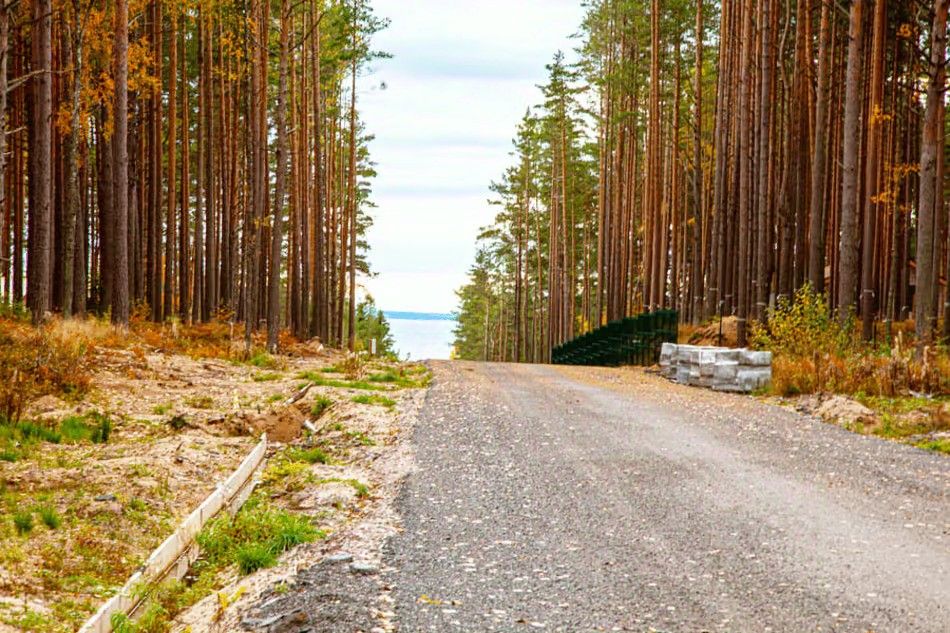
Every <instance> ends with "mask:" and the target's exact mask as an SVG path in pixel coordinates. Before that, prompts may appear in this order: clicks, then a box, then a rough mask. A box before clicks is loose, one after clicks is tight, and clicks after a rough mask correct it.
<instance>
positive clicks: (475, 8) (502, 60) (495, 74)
mask: <svg viewBox="0 0 950 633" xmlns="http://www.w3.org/2000/svg"><path fill="white" fill-rule="evenodd" d="M373 6H374V8H375V10H376V13H377V15H379V16H381V17H386V18H389V19H390V20H392V24H391V25H390V27H389V28H388V29H387V30H385V31H383V32H382V33H380V34H378V35H377V39H376V42H375V48H377V49H380V50H384V51H386V52H388V53H391V54H392V55H393V58H392V59H389V60H381V61H379V62H376V65H375V72H374V73H373V74H372V75H368V76H366V77H363V78H362V79H361V89H360V93H359V99H360V100H361V103H360V106H359V107H360V110H361V112H362V114H363V118H364V121H365V123H366V125H367V128H368V131H369V132H370V133H372V134H375V135H376V140H375V141H373V143H372V145H371V155H372V157H373V160H375V161H376V163H377V170H378V172H379V177H378V178H377V179H376V181H375V183H374V185H373V190H374V199H375V201H376V203H377V204H378V205H379V208H378V209H376V210H375V212H374V217H375V225H374V226H373V228H372V230H371V231H370V233H369V236H368V237H369V243H370V247H371V251H370V263H371V266H372V268H373V270H374V271H376V272H377V273H379V275H378V277H376V278H375V279H371V280H368V281H367V282H366V286H367V287H368V289H369V291H370V292H371V293H372V294H373V296H374V297H375V298H376V303H377V305H379V306H380V307H381V308H383V309H384V310H412V311H420V312H451V311H453V310H455V308H456V303H457V302H456V296H455V290H456V288H458V287H459V286H460V285H461V284H463V283H464V282H465V280H466V272H467V271H468V268H469V267H470V266H471V264H472V262H473V260H474V254H475V236H476V235H477V234H478V229H479V228H480V227H482V226H484V225H486V224H488V223H490V222H491V219H492V218H493V217H494V214H495V211H494V210H493V209H492V208H491V207H490V206H489V205H488V204H487V199H488V197H489V192H488V186H489V184H490V183H491V181H492V180H494V179H498V178H499V176H500V175H501V174H502V172H503V171H504V169H505V167H506V166H507V165H508V164H509V162H510V159H511V157H510V156H509V152H510V151H511V139H512V136H513V135H514V132H515V129H516V126H517V124H518V122H519V120H520V119H521V117H522V116H523V115H524V113H525V110H526V108H527V107H528V106H529V105H533V104H535V103H537V102H538V101H540V92H539V91H538V89H537V85H538V84H540V83H543V81H544V79H545V68H544V66H545V64H547V63H549V62H550V61H551V59H552V58H553V56H554V54H555V52H556V51H557V50H559V49H561V50H564V51H569V50H571V49H573V47H574V41H573V40H571V39H570V37H569V36H570V35H571V34H572V33H574V32H576V30H577V28H578V26H579V24H580V22H581V19H582V17H583V9H582V7H581V0H374V1H373ZM383 83H385V85H386V89H385V90H381V89H379V86H380V84H383Z"/></svg>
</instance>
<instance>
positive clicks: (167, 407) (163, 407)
mask: <svg viewBox="0 0 950 633" xmlns="http://www.w3.org/2000/svg"><path fill="white" fill-rule="evenodd" d="M171 410H172V405H171V403H170V402H166V403H165V404H157V405H155V406H154V407H152V413H154V414H155V415H165V414H166V413H168V412H169V411H171Z"/></svg>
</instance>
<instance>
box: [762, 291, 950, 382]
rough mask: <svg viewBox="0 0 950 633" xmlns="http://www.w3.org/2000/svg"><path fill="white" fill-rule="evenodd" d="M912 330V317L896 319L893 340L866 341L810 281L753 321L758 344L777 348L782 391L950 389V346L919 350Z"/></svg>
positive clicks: (775, 374)
mask: <svg viewBox="0 0 950 633" xmlns="http://www.w3.org/2000/svg"><path fill="white" fill-rule="evenodd" d="M912 333H913V323H912V322H911V323H896V324H892V326H891V332H890V334H891V336H892V338H891V339H890V342H883V343H881V342H879V343H865V342H864V341H862V340H860V337H859V335H858V332H857V328H856V327H855V325H854V322H853V319H852V320H848V321H846V322H845V323H841V322H839V321H838V320H837V319H836V318H834V317H833V316H832V315H831V314H829V312H828V310H827V308H826V306H825V302H824V299H823V298H822V297H820V296H819V295H816V294H815V293H813V292H811V290H810V289H809V288H808V287H807V286H806V287H805V288H803V289H801V290H800V291H799V292H798V293H797V294H796V296H795V299H794V301H791V302H783V303H780V304H779V306H777V307H776V308H775V309H774V310H772V311H771V312H770V314H769V321H768V324H767V325H765V326H763V325H760V324H757V323H753V324H752V327H751V333H750V339H751V342H752V345H753V346H754V347H756V348H759V349H768V350H771V351H772V352H773V355H774V358H773V367H772V391H773V392H774V393H775V394H777V395H782V396H790V395H798V394H810V393H817V392H831V393H840V394H847V395H866V396H889V397H892V396H899V395H907V394H910V393H911V392H919V393H928V394H937V395H939V394H947V393H950V354H948V350H947V349H946V348H927V349H925V350H923V353H922V354H918V353H917V350H916V348H915V347H914V340H913V339H912ZM879 335H880V338H879V339H878V340H879V341H885V340H886V338H885V333H884V332H883V329H882V330H881V331H880V332H879Z"/></svg>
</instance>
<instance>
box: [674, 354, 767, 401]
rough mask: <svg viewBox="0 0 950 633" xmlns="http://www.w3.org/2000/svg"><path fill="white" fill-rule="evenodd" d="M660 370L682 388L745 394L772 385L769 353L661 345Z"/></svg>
mask: <svg viewBox="0 0 950 633" xmlns="http://www.w3.org/2000/svg"><path fill="white" fill-rule="evenodd" d="M660 370H661V372H662V373H663V375H664V376H666V377H667V378H669V379H670V380H674V381H676V382H678V383H680V384H683V385H694V386H697V387H708V388H710V389H715V390H716V391H735V392H739V393H748V392H750V391H754V390H756V389H758V388H759V387H764V386H767V385H768V384H769V383H770V382H771V381H772V352H758V351H753V350H749V349H744V348H743V349H732V348H728V347H705V346H701V345H676V344H675V343H663V347H662V348H661V349H660Z"/></svg>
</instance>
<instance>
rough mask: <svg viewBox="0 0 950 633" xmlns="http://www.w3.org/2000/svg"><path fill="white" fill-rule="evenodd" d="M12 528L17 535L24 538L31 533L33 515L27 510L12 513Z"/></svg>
mask: <svg viewBox="0 0 950 633" xmlns="http://www.w3.org/2000/svg"><path fill="white" fill-rule="evenodd" d="M13 527H14V528H16V531H17V534H19V535H20V536H25V535H27V534H29V533H30V532H32V531H33V513H32V512H30V511H29V510H20V511H18V512H14V513H13Z"/></svg>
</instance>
